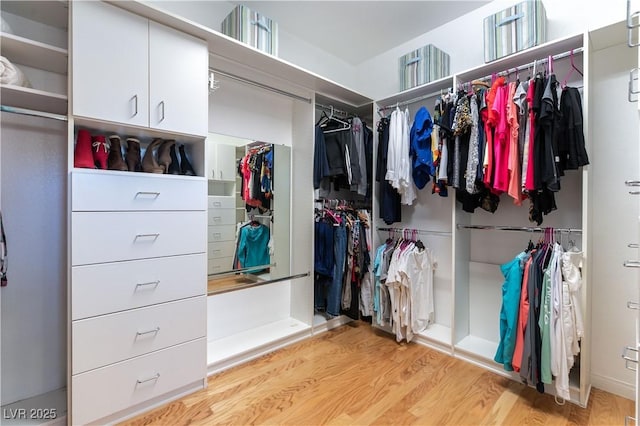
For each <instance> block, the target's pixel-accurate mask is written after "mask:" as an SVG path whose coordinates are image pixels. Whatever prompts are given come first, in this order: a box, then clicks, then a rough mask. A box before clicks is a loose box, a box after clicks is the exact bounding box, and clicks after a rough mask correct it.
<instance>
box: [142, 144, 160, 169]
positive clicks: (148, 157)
mask: <svg viewBox="0 0 640 426" xmlns="http://www.w3.org/2000/svg"><path fill="white" fill-rule="evenodd" d="M163 142H164V141H163V140H162V139H160V138H156V139H154V140H153V142H151V143H150V144H149V146H148V147H147V150H146V151H145V153H144V157H142V171H143V172H147V173H164V167H161V166H160V165H159V164H158V162H157V161H156V157H155V156H154V155H153V150H154V149H156V148H158V147H159V146H160V145H161V144H162V143H163Z"/></svg>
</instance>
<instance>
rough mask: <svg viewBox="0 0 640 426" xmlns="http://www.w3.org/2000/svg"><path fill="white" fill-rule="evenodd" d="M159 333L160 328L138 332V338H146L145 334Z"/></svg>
mask: <svg viewBox="0 0 640 426" xmlns="http://www.w3.org/2000/svg"><path fill="white" fill-rule="evenodd" d="M159 331H160V327H156V328H154V329H153V330H148V331H137V332H136V336H144V335H145V334H158V332H159Z"/></svg>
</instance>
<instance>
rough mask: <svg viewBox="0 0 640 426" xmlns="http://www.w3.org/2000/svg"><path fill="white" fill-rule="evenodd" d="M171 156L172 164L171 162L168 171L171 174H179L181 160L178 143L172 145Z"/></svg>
mask: <svg viewBox="0 0 640 426" xmlns="http://www.w3.org/2000/svg"><path fill="white" fill-rule="evenodd" d="M169 156H170V157H171V164H169V171H168V172H167V173H169V174H170V175H179V174H180V162H179V161H178V154H177V153H176V144H173V145H171V148H170V149H169Z"/></svg>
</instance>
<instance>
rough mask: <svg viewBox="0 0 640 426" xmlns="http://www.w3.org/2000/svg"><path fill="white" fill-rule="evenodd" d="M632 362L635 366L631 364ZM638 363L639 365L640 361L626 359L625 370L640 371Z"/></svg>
mask: <svg viewBox="0 0 640 426" xmlns="http://www.w3.org/2000/svg"><path fill="white" fill-rule="evenodd" d="M630 362H633V364H629V363H630ZM637 363H638V361H635V360H631V359H626V358H625V360H624V368H626V369H627V370H631V371H638V366H637V365H636V364H637Z"/></svg>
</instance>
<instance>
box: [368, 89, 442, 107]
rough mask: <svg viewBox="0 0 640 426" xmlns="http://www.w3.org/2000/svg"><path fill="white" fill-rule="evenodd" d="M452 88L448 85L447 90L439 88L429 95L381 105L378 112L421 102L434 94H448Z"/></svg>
mask: <svg viewBox="0 0 640 426" xmlns="http://www.w3.org/2000/svg"><path fill="white" fill-rule="evenodd" d="M451 90H452V88H451V87H448V88H447V89H446V91H445V90H439V91H437V92H433V93H429V94H427V95H422V96H418V97H416V98H411V99H408V100H406V101H402V102H396V103H395V104H393V105H387V106H381V107H378V112H381V111H384V110H386V109H392V108H395V107H401V106H406V105H411V104H415V103H416V102H420V101H423V100H425V99H429V98H433V97H434V96H439V95H443V94H446V93H448V92H449V91H451Z"/></svg>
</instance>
